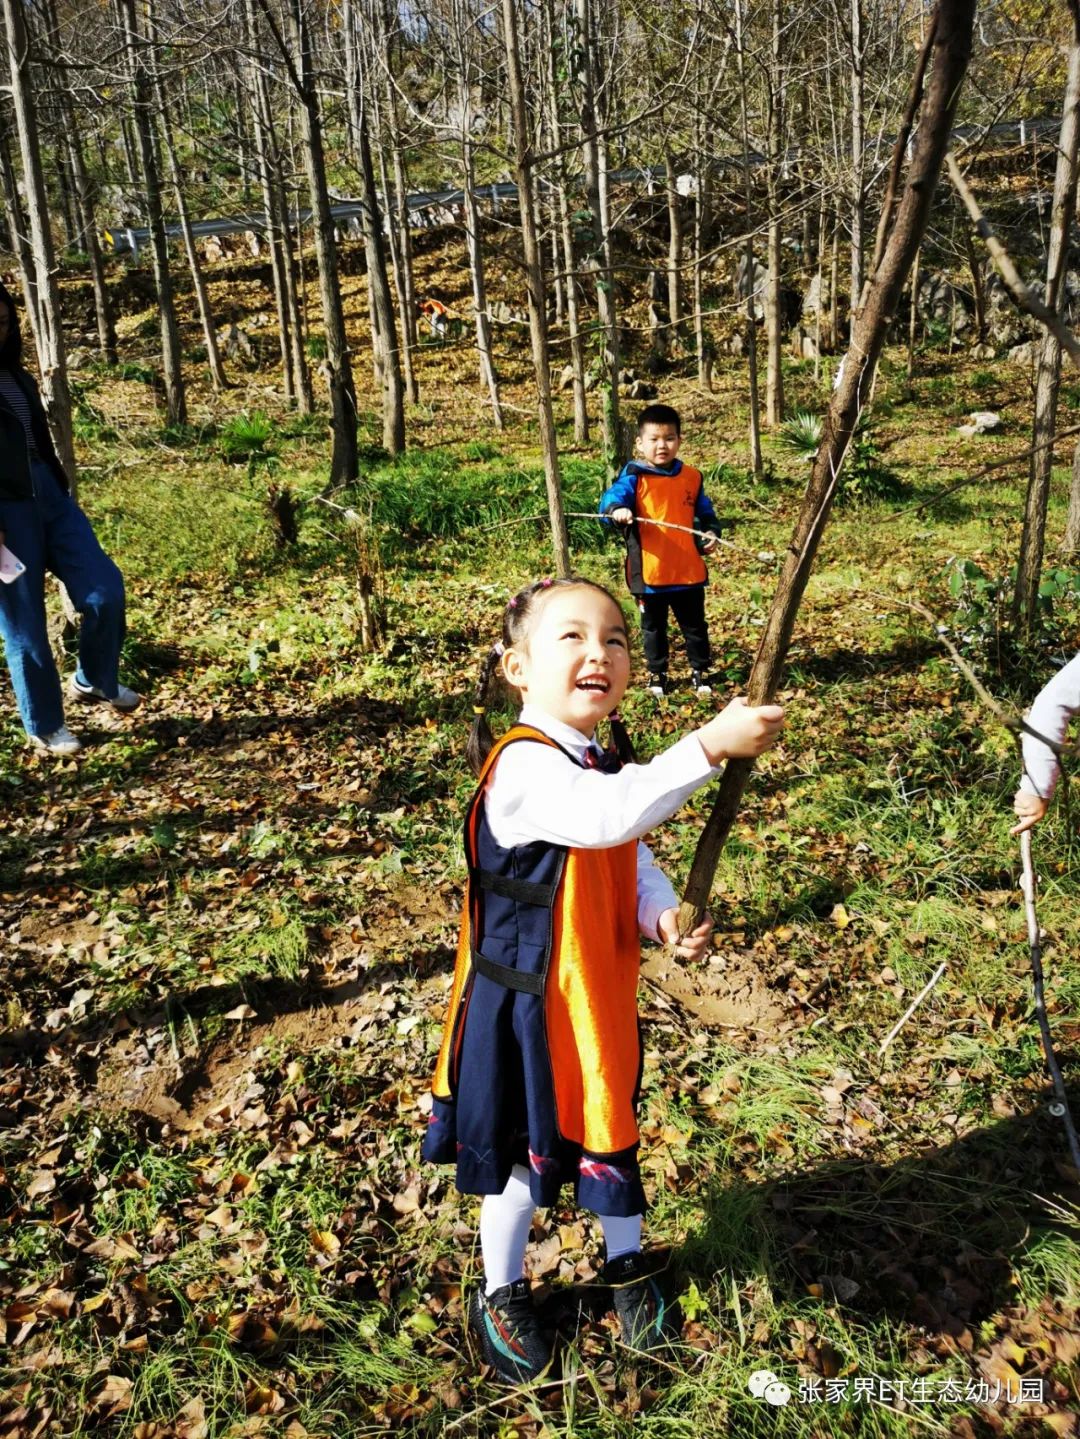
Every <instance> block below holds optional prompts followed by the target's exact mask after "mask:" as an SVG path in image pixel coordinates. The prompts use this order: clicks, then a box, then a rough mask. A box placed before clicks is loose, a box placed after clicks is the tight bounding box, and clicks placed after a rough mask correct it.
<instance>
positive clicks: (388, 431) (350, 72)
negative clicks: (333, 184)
mask: <svg viewBox="0 0 1080 1439" xmlns="http://www.w3.org/2000/svg"><path fill="white" fill-rule="evenodd" d="M342 28H343V30H344V40H345V74H346V92H347V98H348V107H349V119H350V122H351V124H352V136H353V151H354V153H355V156H356V161H357V165H358V167H359V170H360V186H361V195H362V205H363V215H362V219H363V226H364V253H365V255H366V257H367V268H368V282H369V285H370V294H371V324H372V341H373V343H375V338H376V335H377V336H378V340H377V344H376V354H377V355H378V357H379V361H380V365H379V369H380V372H381V380H382V415H383V447H384V449H385V450H386V451H387V453H388V454H391V455H399V454H400V453H401V452H402V450H403V449H404V448H405V391H404V388H403V386H402V383H401V356H400V354H399V351H398V338H397V325H396V323H395V320H394V302H393V300H392V299H391V298H390V279H389V276H388V274H387V269H386V249H385V245H384V242H383V219H382V209H381V207H380V204H379V191H378V187H377V186H376V184H375V166H374V163H373V161H372V156H371V134H370V98H369V93H368V88H367V77H366V76H365V75H364V74H363V71H362V67H361V46H362V44H363V37H362V36H361V33H360V27H359V24H358V23H357V17H356V13H355V10H354V8H353V3H352V0H345V6H344V10H343V19H342Z"/></svg>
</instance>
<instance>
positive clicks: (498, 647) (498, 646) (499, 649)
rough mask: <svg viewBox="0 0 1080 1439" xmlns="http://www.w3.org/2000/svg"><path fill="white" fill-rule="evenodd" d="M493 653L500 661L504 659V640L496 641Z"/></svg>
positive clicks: (492, 648)
mask: <svg viewBox="0 0 1080 1439" xmlns="http://www.w3.org/2000/svg"><path fill="white" fill-rule="evenodd" d="M491 652H492V654H494V655H495V657H496V658H497V659H500V660H501V659H502V657H503V642H502V640H496V641H495V643H494V644H493V645H492V646H491Z"/></svg>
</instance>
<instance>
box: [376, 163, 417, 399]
mask: <svg viewBox="0 0 1080 1439" xmlns="http://www.w3.org/2000/svg"><path fill="white" fill-rule="evenodd" d="M379 179H380V181H381V182H382V192H383V199H384V203H385V206H386V213H387V217H388V223H387V226H386V239H387V243H388V245H389V248H390V269H391V272H392V273H393V276H394V293H395V295H396V296H397V307H398V321H399V329H400V331H401V346H400V349H399V352H398V353H399V354H400V356H401V376H402V379H403V381H404V383H405V398H406V399H407V400H408V402H409V404H410V405H415V404H416V402H417V401H418V400H419V398H420V391H419V390H418V389H417V387H416V374H415V371H414V370H413V354H412V346H411V345H410V344H409V335H408V327H407V325H406V323H405V313H406V310H407V309H408V305H409V297H408V292H407V288H406V284H405V275H404V269H403V262H402V256H401V235H400V231H399V230H398V227H397V224H396V222H395V218H394V217H395V215H396V214H397V213H398V210H399V208H400V207H399V204H398V202H397V197H396V196H395V197H394V201H393V202H392V201H391V193H392V192H391V190H390V180H389V176H388V174H387V170H386V152H385V150H384V149H383V146H382V145H381V144H380V145H379Z"/></svg>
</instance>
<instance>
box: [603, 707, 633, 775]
mask: <svg viewBox="0 0 1080 1439" xmlns="http://www.w3.org/2000/svg"><path fill="white" fill-rule="evenodd" d="M608 726H609V728H610V730H611V743H612V744H613V745H614V746H615V753H616V754H617V755H618V756H619V759H620V760H621V761H622V763H623V764H637V755H636V754H635V753H634V745H633V741H632V740H631V738H630V732H629V730H627V728H626V724H625V721H624V720H623V717H622V715H621V714H620V713H619V711H618V710H612V711H611V713H610V714H609V715H608Z"/></svg>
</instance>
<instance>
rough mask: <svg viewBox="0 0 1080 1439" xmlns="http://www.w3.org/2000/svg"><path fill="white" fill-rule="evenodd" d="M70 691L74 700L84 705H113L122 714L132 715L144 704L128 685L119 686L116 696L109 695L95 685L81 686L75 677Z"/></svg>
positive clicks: (140, 697)
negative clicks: (132, 712)
mask: <svg viewBox="0 0 1080 1439" xmlns="http://www.w3.org/2000/svg"><path fill="white" fill-rule="evenodd" d="M68 691H69V693H70V694H71V697H72V699H77V700H81V701H82V703H83V704H87V705H98V704H106V705H112V707H113V709H114V710H119V711H120V712H121V714H130V712H131V711H132V710H134V709H138V708H139V706H140V705H141V704H142V695H137V694H136V693H135V691H134V690H129V689H128V687H127V685H117V687H116V694H115V696H112V695H107V694H106V693H105V691H104V690H99V689H95V688H94V687H93V685H81V684H80V683H79V681H78V680H77V679H76V677H75V676H74V675H72V677H71V682H70V684H69V685H68Z"/></svg>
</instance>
